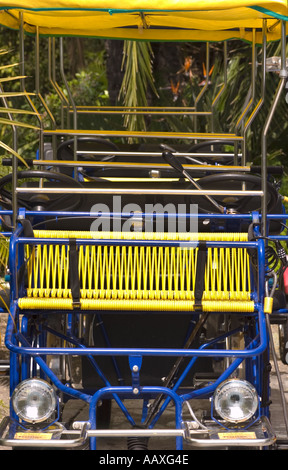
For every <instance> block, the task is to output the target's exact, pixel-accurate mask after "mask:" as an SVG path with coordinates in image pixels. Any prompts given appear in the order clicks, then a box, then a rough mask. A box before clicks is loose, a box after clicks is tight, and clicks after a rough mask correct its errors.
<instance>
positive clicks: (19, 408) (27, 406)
mask: <svg viewBox="0 0 288 470" xmlns="http://www.w3.org/2000/svg"><path fill="white" fill-rule="evenodd" d="M56 405H57V398H56V393H55V391H54V389H53V388H52V387H51V385H49V384H48V383H47V382H45V381H44V380H41V379H27V380H24V381H23V382H21V383H20V384H19V385H18V386H17V387H16V388H15V390H14V392H13V395H12V406H13V408H14V411H15V413H16V414H17V416H18V417H19V418H20V419H22V420H23V421H27V422H28V423H40V422H42V421H46V420H47V419H49V418H50V416H51V415H52V414H53V412H54V411H55V408H56Z"/></svg>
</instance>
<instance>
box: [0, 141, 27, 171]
mask: <svg viewBox="0 0 288 470" xmlns="http://www.w3.org/2000/svg"><path fill="white" fill-rule="evenodd" d="M0 147H2V148H4V149H5V150H6V151H7V152H9V153H12V155H14V156H15V157H17V158H18V159H19V160H20V161H21V162H22V163H23V164H24V165H25V166H26V167H27V168H29V165H28V164H27V163H26V162H25V160H24V158H23V157H21V155H20V154H19V153H18V152H16V151H15V150H13V149H12V148H11V147H9V145H7V144H5V143H4V142H2V141H1V140H0Z"/></svg>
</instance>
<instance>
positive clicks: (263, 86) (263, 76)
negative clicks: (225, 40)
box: [242, 20, 267, 166]
mask: <svg viewBox="0 0 288 470" xmlns="http://www.w3.org/2000/svg"><path fill="white" fill-rule="evenodd" d="M266 55H267V20H263V29H262V59H261V61H262V66H261V79H262V84H261V97H260V99H259V101H258V103H257V105H256V106H255V109H254V110H253V112H252V113H251V115H250V116H249V118H248V120H247V122H246V123H245V127H244V142H243V152H242V165H243V166H245V165H246V164H247V138H246V134H247V132H248V129H249V128H250V126H251V124H252V122H253V121H254V119H255V117H256V115H257V113H258V112H259V110H260V109H261V107H262V105H263V104H264V100H265V90H266Z"/></svg>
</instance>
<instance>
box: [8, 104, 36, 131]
mask: <svg viewBox="0 0 288 470" xmlns="http://www.w3.org/2000/svg"><path fill="white" fill-rule="evenodd" d="M7 109H8V110H9V108H7ZM36 114H37V113H36ZM0 124H3V125H5V126H16V127H26V128H27V129H34V130H36V131H39V130H40V129H39V127H37V126H33V125H32V124H28V123H27V122H21V121H14V120H13V121H12V120H10V119H6V118H0Z"/></svg>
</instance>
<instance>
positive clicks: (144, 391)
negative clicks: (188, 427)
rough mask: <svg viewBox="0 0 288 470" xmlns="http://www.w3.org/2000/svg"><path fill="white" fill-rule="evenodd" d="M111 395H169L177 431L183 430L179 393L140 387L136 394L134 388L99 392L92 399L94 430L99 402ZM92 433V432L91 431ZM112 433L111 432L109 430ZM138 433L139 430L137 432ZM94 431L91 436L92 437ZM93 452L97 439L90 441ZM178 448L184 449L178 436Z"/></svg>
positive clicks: (157, 388) (111, 388)
mask: <svg viewBox="0 0 288 470" xmlns="http://www.w3.org/2000/svg"><path fill="white" fill-rule="evenodd" d="M111 393H117V395H120V394H122V395H125V396H127V395H129V394H130V395H131V396H134V397H135V396H136V395H139V396H142V395H145V394H146V395H147V394H149V395H151V394H161V395H162V394H164V395H168V396H169V397H170V398H171V399H172V400H173V402H174V405H175V427H176V429H179V430H180V429H181V427H182V400H181V397H179V396H178V395H177V393H175V392H173V390H171V389H168V388H165V387H146V386H145V387H140V388H139V390H137V393H135V390H134V389H133V387H121V386H116V387H105V388H102V389H100V390H98V391H97V392H96V393H95V394H94V395H93V397H92V400H91V402H90V407H89V421H90V423H91V427H92V429H95V430H96V407H97V403H98V401H99V400H101V399H102V398H103V397H104V396H107V395H111ZM91 431H92V430H91ZM109 431H110V430H109ZM137 431H138V430H137ZM92 433H93V431H92V432H91V434H90V435H92ZM90 445H91V450H95V449H96V439H95V437H94V438H93V439H91V441H90ZM176 448H177V450H181V449H182V439H181V438H180V437H179V436H178V437H176Z"/></svg>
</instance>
